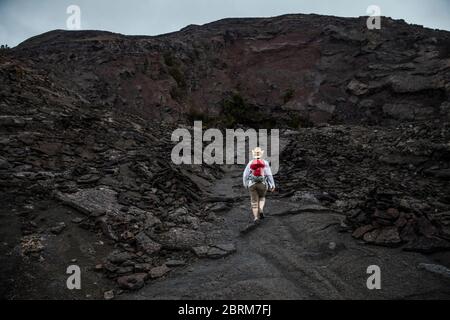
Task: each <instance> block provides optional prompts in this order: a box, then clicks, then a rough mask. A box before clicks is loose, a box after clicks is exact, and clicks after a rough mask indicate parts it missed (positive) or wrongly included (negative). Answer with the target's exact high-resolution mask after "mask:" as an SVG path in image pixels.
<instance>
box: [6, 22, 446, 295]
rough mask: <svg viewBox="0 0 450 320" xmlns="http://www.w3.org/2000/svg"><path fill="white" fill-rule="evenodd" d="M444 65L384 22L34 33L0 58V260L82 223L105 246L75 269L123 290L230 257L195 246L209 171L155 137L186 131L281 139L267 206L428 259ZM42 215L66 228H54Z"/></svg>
mask: <svg viewBox="0 0 450 320" xmlns="http://www.w3.org/2000/svg"><path fill="white" fill-rule="evenodd" d="M449 69H450V33H449V32H445V31H437V30H430V29H426V28H423V27H421V26H414V25H408V24H406V23H405V22H404V21H398V20H392V19H389V18H384V20H383V28H382V29H381V30H379V31H377V30H367V28H366V23H365V18H355V19H348V18H337V17H327V16H317V15H286V16H281V17H276V18H270V19H269V18H264V19H225V20H221V21H218V22H214V23H210V24H207V25H204V26H194V25H193V26H188V27H186V28H185V29H183V30H181V31H179V32H175V33H172V34H167V35H162V36H158V37H144V36H139V37H137V36H123V35H119V34H113V33H109V32H99V31H80V32H68V31H52V32H49V33H46V34H43V35H40V36H37V37H34V38H31V39H29V40H27V41H25V42H24V43H22V44H20V45H19V46H18V47H16V48H13V49H9V50H2V51H0V80H1V81H0V111H1V113H0V134H1V136H0V150H1V154H0V188H1V189H0V190H1V197H0V202H1V204H3V209H2V210H3V211H4V212H3V211H2V212H3V214H2V219H3V221H2V227H1V228H2V230H5V232H2V234H3V236H2V239H1V241H2V242H3V243H4V245H3V246H2V254H3V253H4V254H5V255H7V256H13V257H14V256H20V257H21V258H20V259H19V260H20V263H25V264H27V265H28V263H29V264H30V266H32V265H35V264H36V263H37V261H41V262H40V263H45V262H42V261H46V259H47V260H48V261H52V260H51V257H50V253H49V252H50V251H49V250H47V251H46V248H49V247H51V246H50V244H51V243H53V242H54V241H55V239H57V238H58V237H59V236H60V235H61V234H63V235H64V233H70V234H71V232H72V229H73V228H82V229H85V230H88V231H89V232H91V233H92V234H97V235H98V237H99V239H101V240H100V241H101V242H102V243H105V245H107V246H108V247H107V249H105V250H103V251H106V252H105V255H104V256H102V257H100V256H98V257H95V255H93V257H92V259H91V260H89V261H90V263H91V264H92V266H91V267H90V270H94V269H95V270H97V271H102V272H103V273H104V274H106V275H107V276H108V277H109V278H111V279H114V280H115V281H116V283H117V285H118V286H120V287H121V288H124V289H138V288H141V287H142V286H143V285H144V282H145V281H146V280H147V279H148V278H158V277H161V276H164V275H165V274H166V273H167V272H169V270H170V268H172V267H177V266H182V265H184V264H186V263H188V262H189V261H191V260H192V259H193V258H194V257H195V256H202V257H204V256H205V255H206V256H209V257H214V258H218V257H223V256H227V255H229V254H230V253H232V252H234V250H235V247H234V246H233V245H232V244H231V243H218V242H217V241H216V238H215V237H214V236H212V235H214V234H215V232H216V231H217V230H216V229H217V217H216V214H215V213H217V212H222V211H226V210H229V209H230V208H231V207H232V205H231V202H227V201H223V199H221V201H219V203H217V199H214V196H215V195H214V194H213V193H212V192H211V189H210V186H211V184H212V183H214V182H215V181H216V180H217V179H218V178H220V177H221V176H222V170H221V169H220V168H218V167H211V166H206V165H203V166H191V167H189V166H182V167H178V166H175V165H173V164H172V163H171V161H170V151H171V147H172V144H171V143H170V136H171V133H172V131H173V130H174V129H175V128H178V127H180V126H182V125H189V124H192V120H194V119H197V120H203V121H204V123H205V124H206V125H208V126H219V127H240V126H243V127H254V128H258V127H275V128H281V129H291V130H298V132H299V133H300V134H296V135H292V136H291V138H290V139H291V140H290V142H289V145H288V146H287V147H286V149H285V150H284V152H283V155H282V159H281V161H282V168H281V174H280V176H279V177H277V179H278V180H279V182H280V183H279V185H280V196H282V197H285V198H288V199H289V201H292V202H298V201H300V202H301V201H304V200H305V201H307V202H308V201H313V202H314V201H316V200H318V201H320V202H321V203H322V205H326V206H327V207H328V208H330V209H332V210H336V211H339V212H341V213H344V214H346V215H347V219H346V222H345V224H344V225H343V226H341V227H342V231H351V232H354V233H353V235H354V237H355V238H358V239H363V240H364V241H365V242H367V243H371V244H376V245H382V246H404V248H405V249H407V250H414V251H420V252H425V253H431V252H436V251H446V250H448V249H449V248H450V245H449V243H450V242H449V240H450V238H449V235H450V231H449V216H450V215H449V214H448V212H449V210H450V199H449V197H448V194H449V191H450V190H449V184H448V180H449V170H450V149H449V148H450V147H449V120H450V105H449V102H448V101H449V93H450V81H449V78H450V73H449ZM314 199H316V200H314ZM59 206H63V208H66V209H64V210H68V212H69V214H72V213H70V212H71V211H70V210H69V209H68V208H73V209H75V210H76V211H77V212H81V213H82V214H83V216H81V217H80V216H77V217H71V219H68V220H67V219H63V218H61V219H58V215H57V214H55V213H54V212H53V211H52V210H53V209H54V208H56V207H57V208H59ZM48 214H50V216H51V221H53V222H52V223H53V224H49V223H48V221H47V220H46V218H45V217H47V216H48ZM11 219H12V220H11ZM65 220H67V221H68V222H64V221H65ZM10 221H15V222H14V223H15V225H17V228H18V231H17V232H16V233H14V234H12V231H11V232H9V230H8V228H9V227H10V225H9V223H10ZM11 230H15V229H14V228H12V229H11ZM214 230H216V231H214ZM7 231H8V232H7ZM75 234H76V235H78V236H80V235H79V234H78V233H75ZM12 238H14V239H12ZM219 238H220V237H219ZM22 257H23V259H22ZM64 259H66V260H64ZM61 260H64V261H63V262H61V264H62V266H59V267H61V268H63V266H65V265H66V264H67V263H69V262H70V260H71V258H69V257H68V256H67V257H66V256H63V257H62V258H61ZM444 260H445V259H444ZM23 261H25V262H23ZM47 264H48V266H49V262H47ZM6 265H7V264H6V263H5V264H3V265H2V267H4V266H6ZM12 269H14V268H12ZM46 272H47V273H48V270H47V271H46ZM2 274H5V273H4V272H2ZM18 276H19V275H18V274H14V273H13V274H10V275H9V276H7V277H5V279H4V280H3V279H2V283H5V284H7V285H5V286H4V288H5V289H4V291H3V292H4V293H3V294H4V295H7V296H9V297H11V296H14V295H17V294H18V295H19V296H20V290H22V289H23V288H21V287H17V285H16V288H15V289H14V280H15V279H16V278H17V277H18ZM10 280H12V281H10ZM11 292H14V294H11Z"/></svg>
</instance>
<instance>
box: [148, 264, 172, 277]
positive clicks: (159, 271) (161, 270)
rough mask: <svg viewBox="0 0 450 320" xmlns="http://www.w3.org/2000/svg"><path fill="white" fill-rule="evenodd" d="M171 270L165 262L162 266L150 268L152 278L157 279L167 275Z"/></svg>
mask: <svg viewBox="0 0 450 320" xmlns="http://www.w3.org/2000/svg"><path fill="white" fill-rule="evenodd" d="M169 271H170V268H169V267H168V266H166V265H165V264H163V265H162V266H159V267H156V268H153V269H151V270H150V277H151V278H152V279H157V278H161V277H163V276H165V275H166V274H167V273H168V272H169Z"/></svg>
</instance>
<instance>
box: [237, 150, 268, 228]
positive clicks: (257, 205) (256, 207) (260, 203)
mask: <svg viewBox="0 0 450 320" xmlns="http://www.w3.org/2000/svg"><path fill="white" fill-rule="evenodd" d="M252 154H253V160H252V161H250V162H249V163H248V165H247V167H246V168H245V170H244V175H243V183H244V187H245V188H248V189H249V190H250V197H251V205H252V212H253V217H254V222H255V223H258V222H259V221H260V219H264V205H265V204H266V193H267V191H268V190H269V191H270V192H274V191H275V181H274V180H273V176H272V170H271V169H270V165H269V162H268V161H266V160H264V159H263V155H264V150H262V149H261V148H259V147H258V148H255V149H254V150H252Z"/></svg>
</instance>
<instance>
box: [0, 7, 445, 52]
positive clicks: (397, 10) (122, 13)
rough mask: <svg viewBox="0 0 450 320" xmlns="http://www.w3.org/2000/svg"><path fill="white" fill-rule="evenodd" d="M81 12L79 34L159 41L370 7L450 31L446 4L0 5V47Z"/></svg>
mask: <svg viewBox="0 0 450 320" xmlns="http://www.w3.org/2000/svg"><path fill="white" fill-rule="evenodd" d="M72 4H75V5H78V6H80V7H81V10H82V20H81V27H82V29H98V30H109V31H113V32H119V33H123V34H140V35H157V34H162V33H167V32H172V31H176V30H179V29H181V28H183V27H185V26H186V25H188V24H204V23H207V22H211V21H215V20H218V19H222V18H228V17H263V16H264V17H267V16H277V15H281V14H286V13H317V14H327V15H336V16H345V17H355V16H363V15H366V8H367V7H368V6H369V5H371V4H376V5H378V6H380V7H381V10H382V15H385V16H390V17H393V18H396V19H405V20H406V21H408V22H410V23H415V24H421V25H425V26H427V27H431V28H439V29H444V30H450V1H449V0H428V1H423V0H396V1H392V0H340V1H335V0H315V1H314V0H116V1H110V0H40V1H29V0H0V43H2V44H3V43H7V44H8V45H10V46H15V45H17V44H19V43H20V42H22V41H24V40H25V39H27V38H29V37H32V36H35V35H37V34H41V33H44V32H47V31H50V30H54V29H65V28H66V19H67V18H68V15H67V13H66V8H67V7H68V6H69V5H72Z"/></svg>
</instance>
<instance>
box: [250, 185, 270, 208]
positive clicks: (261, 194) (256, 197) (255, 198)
mask: <svg viewBox="0 0 450 320" xmlns="http://www.w3.org/2000/svg"><path fill="white" fill-rule="evenodd" d="M267 189H268V188H267V185H265V184H264V183H257V184H254V185H252V186H251V187H250V197H251V202H252V208H258V207H259V201H260V200H263V199H265V198H266V193H267Z"/></svg>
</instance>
